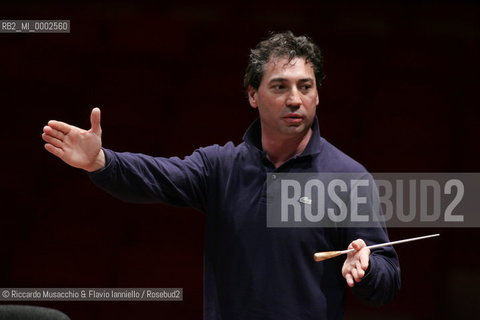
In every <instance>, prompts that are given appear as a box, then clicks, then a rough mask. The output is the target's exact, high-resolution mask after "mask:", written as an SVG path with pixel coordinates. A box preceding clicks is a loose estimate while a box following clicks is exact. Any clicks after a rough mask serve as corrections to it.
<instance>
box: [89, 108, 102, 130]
mask: <svg viewBox="0 0 480 320" xmlns="http://www.w3.org/2000/svg"><path fill="white" fill-rule="evenodd" d="M90 123H91V124H92V129H91V131H92V132H93V133H95V134H96V135H98V136H100V135H101V134H102V128H101V127H100V109H99V108H93V109H92V113H91V114H90Z"/></svg>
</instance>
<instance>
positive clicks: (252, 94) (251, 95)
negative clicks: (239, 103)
mask: <svg viewBox="0 0 480 320" xmlns="http://www.w3.org/2000/svg"><path fill="white" fill-rule="evenodd" d="M247 95H248V102H250V106H251V107H252V108H258V101H257V89H255V88H254V87H252V86H248V88H247Z"/></svg>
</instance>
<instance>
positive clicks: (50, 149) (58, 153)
mask: <svg viewBox="0 0 480 320" xmlns="http://www.w3.org/2000/svg"><path fill="white" fill-rule="evenodd" d="M45 149H46V150H47V151H48V152H50V153H51V154H53V155H55V156H57V157H59V158H60V159H61V158H62V157H63V154H64V152H63V150H62V149H60V148H57V147H55V146H53V145H51V144H49V143H46V144H45Z"/></svg>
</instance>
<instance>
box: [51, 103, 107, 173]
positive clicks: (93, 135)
mask: <svg viewBox="0 0 480 320" xmlns="http://www.w3.org/2000/svg"><path fill="white" fill-rule="evenodd" d="M90 122H91V125H92V127H91V129H90V130H84V129H81V128H78V127H75V126H72V125H69V124H67V123H64V122H61V121H56V120H50V121H49V122H48V125H46V126H45V127H44V128H43V134H42V139H43V140H44V141H45V142H47V143H46V144H45V149H47V151H49V152H50V153H52V154H54V155H55V156H57V157H59V158H60V159H62V160H63V161H64V162H65V163H67V164H69V165H71V166H72V167H75V168H81V169H84V170H87V171H95V170H98V169H100V168H101V167H103V166H104V155H103V152H102V150H101V147H102V138H101V136H102V129H101V127H100V109H98V108H94V109H93V110H92V113H91V116H90Z"/></svg>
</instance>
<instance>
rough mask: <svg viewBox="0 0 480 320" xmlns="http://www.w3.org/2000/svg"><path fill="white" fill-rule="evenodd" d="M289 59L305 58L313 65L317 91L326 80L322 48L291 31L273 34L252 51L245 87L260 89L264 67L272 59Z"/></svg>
mask: <svg viewBox="0 0 480 320" xmlns="http://www.w3.org/2000/svg"><path fill="white" fill-rule="evenodd" d="M280 57H287V58H288V61H289V62H290V61H292V60H293V59H294V58H304V59H305V61H307V62H309V63H311V64H312V67H313V72H314V73H315V79H316V83H317V89H318V88H319V87H320V85H321V82H322V80H323V79H325V74H324V73H323V57H322V54H321V52H320V48H319V47H318V46H317V45H316V44H315V43H313V41H312V40H311V39H310V38H309V37H307V36H299V37H296V36H295V35H294V34H293V33H292V32H291V31H286V32H281V33H272V34H271V35H270V37H269V38H268V39H266V40H263V41H261V42H259V43H258V44H257V46H256V47H255V49H252V50H251V51H250V56H249V59H248V65H247V69H246V71H245V76H244V78H243V87H244V89H245V90H247V88H248V86H252V87H253V88H255V89H258V87H259V86H260V82H261V81H262V77H263V71H264V66H265V64H266V63H268V61H269V60H270V59H271V58H280Z"/></svg>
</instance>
